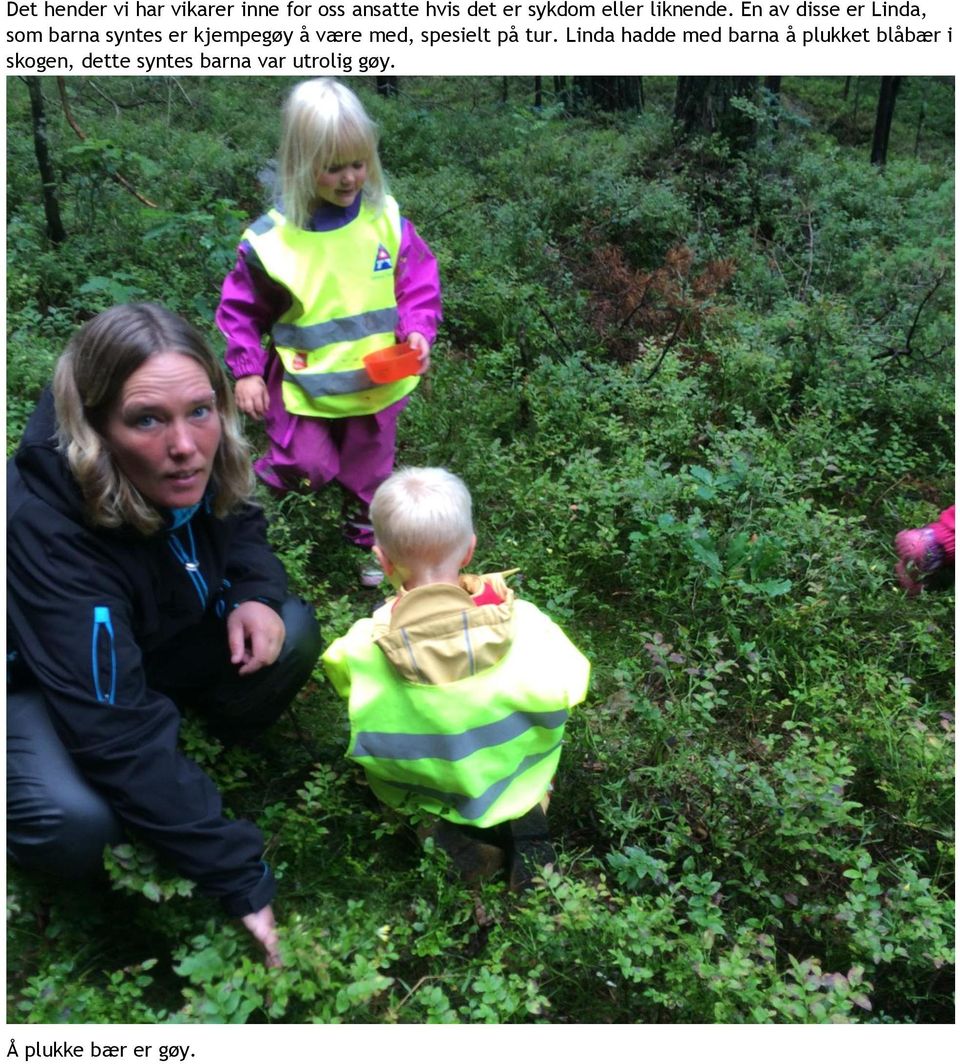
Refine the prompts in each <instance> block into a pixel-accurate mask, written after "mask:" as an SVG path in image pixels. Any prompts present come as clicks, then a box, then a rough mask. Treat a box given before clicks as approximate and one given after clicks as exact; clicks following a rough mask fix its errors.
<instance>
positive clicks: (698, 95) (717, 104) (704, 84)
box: [673, 77, 757, 151]
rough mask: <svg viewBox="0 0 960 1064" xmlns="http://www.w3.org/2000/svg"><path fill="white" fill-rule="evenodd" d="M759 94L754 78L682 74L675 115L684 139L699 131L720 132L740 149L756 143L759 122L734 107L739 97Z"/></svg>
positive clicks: (678, 79) (706, 132) (700, 132)
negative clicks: (734, 102)
mask: <svg viewBox="0 0 960 1064" xmlns="http://www.w3.org/2000/svg"><path fill="white" fill-rule="evenodd" d="M756 94H757V79H756V78H755V77H746V78H728V77H705V78H701V77H679V78H677V91H676V97H675V99H674V105H673V117H674V120H675V122H676V123H677V125H678V127H679V129H680V135H681V139H684V138H686V137H690V136H694V135H696V134H698V133H699V134H711V133H720V134H722V135H723V136H724V137H726V138H727V140H729V141H730V143H731V145H733V146H734V147H735V148H737V149H738V150H741V151H743V150H745V149H747V148H750V147H752V146H753V144H754V142H755V140H756V122H755V121H754V120H753V119H752V118H751V117H750V116H749V115H747V114H745V113H744V112H743V111H739V110H737V108H735V107H733V106H731V103H730V101H731V100H732V99H733V98H734V97H736V96H746V97H747V98H749V99H753V98H755V97H756Z"/></svg>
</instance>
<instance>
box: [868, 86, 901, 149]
mask: <svg viewBox="0 0 960 1064" xmlns="http://www.w3.org/2000/svg"><path fill="white" fill-rule="evenodd" d="M902 80H903V79H902V78H881V79H880V95H879V97H878V98H877V120H876V122H875V123H874V126H873V147H872V148H871V150H870V162H871V163H873V165H874V166H886V164H887V145H888V144H889V143H890V126H891V125H892V124H893V109H894V106H895V105H896V102H897V93H898V92H899V91H900V82H901V81H902Z"/></svg>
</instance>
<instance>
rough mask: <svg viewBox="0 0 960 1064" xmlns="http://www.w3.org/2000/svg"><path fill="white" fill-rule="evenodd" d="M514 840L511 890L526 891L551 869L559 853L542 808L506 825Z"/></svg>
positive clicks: (511, 857) (511, 863)
mask: <svg viewBox="0 0 960 1064" xmlns="http://www.w3.org/2000/svg"><path fill="white" fill-rule="evenodd" d="M503 826H504V828H506V830H507V834H508V836H509V838H510V840H511V854H510V889H511V890H515V891H520V890H527V889H528V888H529V887H531V886H532V885H533V880H534V877H535V876H538V875H542V874H543V871H544V869H550V870H552V868H553V866H554V865H555V864H556V861H557V852H556V850H554V848H553V843H551V841H550V826H549V824H548V823H547V814H546V813H545V812H544V811H543V809H542V808H541V807H540V806H539V805H535V806H534V807H533V808H532V809H531V810H530V811H529V812H528V813H524V815H523V816H521V817H517V819H516V820H510V821H508V822H507V823H506V824H504V825H503Z"/></svg>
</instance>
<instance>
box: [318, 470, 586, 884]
mask: <svg viewBox="0 0 960 1064" xmlns="http://www.w3.org/2000/svg"><path fill="white" fill-rule="evenodd" d="M370 512H371V517H372V520H373V527H374V533H375V536H376V545H375V546H374V548H373V549H374V553H375V554H376V556H377V558H378V559H379V561H380V564H381V565H382V566H383V569H384V572H385V573H386V574H387V577H388V578H389V580H390V582H391V584H392V585H393V586H394V588H396V589H397V594H396V596H395V597H393V598H391V599H388V600H387V602H386V603H384V605H383V606H381V607H380V608H379V609H378V610H377V611H376V612H375V613H374V615H373V617H369V618H365V619H363V620H360V621H357V622H356V624H354V625H353V627H352V628H351V629H350V631H349V632H348V633H347V634H346V635H345V636H343V637H342V638H340V639H338V640H336V642H334V643H333V645H332V646H330V648H329V649H328V650H327V652H326V653H325V654H324V656H323V663H324V667H325V668H326V670H327V674H328V676H329V677H330V680H331V682H332V683H333V685H334V687H335V688H336V689H337V691H338V692H339V693H340V694H341V695H343V696H345V697H346V698H347V699H348V701H349V714H350V746H349V749H348V751H347V756H348V757H350V758H352V759H353V760H354V761H357V762H358V763H359V764H361V765H363V767H364V769H365V771H366V774H367V779H368V781H369V783H370V786H371V787H372V788H373V790H374V792H375V794H376V795H377V796H378V797H379V798H380V799H381V801H383V802H384V803H385V804H386V805H388V806H392V807H395V808H398V809H402V810H405V811H414V810H420V811H423V812H426V813H428V814H431V815H432V816H439V817H440V818H442V819H441V820H440V821H439V822H438V823H437V825H436V827H435V830H434V835H435V838H436V840H437V842H438V843H439V844H440V845H442V846H443V847H444V848H445V849H447V850H448V851H449V852H450V854H451V856H452V857H453V858H454V862H455V864H457V865H458V867H460V869H461V871H463V872H465V873H467V874H469V873H470V872H473V871H476V870H478V869H475V868H474V867H471V864H470V863H471V862H473V864H474V865H475V864H476V863H477V861H478V860H479V861H481V862H482V861H483V860H484V858H485V857H488V856H489V855H490V845H489V844H490V843H491V842H492V843H495V844H496V847H497V852H498V853H499V856H500V859H501V861H502V860H503V858H504V854H503V853H502V852H500V851H502V850H507V851H508V855H509V860H510V883H511V886H512V887H514V888H515V889H519V888H521V887H523V886H526V885H527V884H528V883H529V881H530V879H531V877H532V876H533V874H534V872H535V870H536V868H537V867H538V866H541V865H544V864H549V863H551V862H552V861H553V860H555V855H554V853H553V849H552V847H551V846H550V841H549V834H548V831H547V821H546V815H545V810H546V805H547V800H548V799H547V792H548V791H549V789H550V782H551V780H552V779H553V776H554V773H555V772H556V769H557V764H558V762H559V760H560V746H561V742H562V740H563V729H564V725H565V723H566V720H567V717H568V716H569V710H570V709H571V707H573V706H575V705H576V704H577V703H578V702H581V701H582V700H583V699H584V697H585V696H586V692H587V681H588V679H589V675H590V665H589V662H588V661H587V660H586V658H585V657H584V656H583V655H582V654H581V653H580V651H579V650H577V648H576V647H575V646H574V645H573V644H572V643H571V642H570V640H569V639H568V638H567V637H566V636H565V635H564V634H563V632H562V631H561V630H560V628H558V627H557V625H555V624H554V623H553V622H552V621H551V620H549V619H548V618H547V617H546V616H544V614H542V613H541V612H540V611H539V610H538V609H537V608H536V606H534V605H532V604H531V603H529V602H523V601H521V600H520V599H517V598H516V597H515V595H514V593H513V592H512V591H510V590H509V589H508V588H507V587H506V585H505V583H504V581H503V575H504V574H495V575H493V576H469V575H466V574H461V572H460V570H461V569H462V568H463V567H464V566H465V565H467V564H468V563H469V562H470V559H471V558H472V557H473V550H474V546H475V545H476V536H475V535H474V534H473V523H472V518H471V502H470V493H469V492H468V491H467V488H466V486H465V485H464V483H463V481H462V480H460V478H459V477H457V476H455V475H454V474H453V473H450V472H448V471H447V470H445V469H403V470H400V471H399V472H397V473H394V474H393V476H391V477H390V478H389V479H388V480H386V481H385V482H384V483H383V484H382V485H381V486H380V487H379V488H378V489H377V493H376V495H375V496H374V498H373V503H372V505H371V507H370ZM506 575H509V574H506ZM479 870H480V871H484V870H489V869H479Z"/></svg>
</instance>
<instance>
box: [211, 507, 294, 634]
mask: <svg viewBox="0 0 960 1064" xmlns="http://www.w3.org/2000/svg"><path fill="white" fill-rule="evenodd" d="M228 520H229V521H230V522H231V523H232V525H233V529H232V533H233V534H232V536H231V542H230V554H229V557H228V559H227V571H226V575H227V579H228V580H229V581H230V588H229V592H230V601H229V602H228V604H227V605H228V606H229V607H232V606H238V605H239V604H240V603H241V602H246V601H248V600H249V599H256V600H257V601H258V602H265V603H266V604H267V605H268V606H270V607H272V608H273V609H275V610H276V611H277V612H278V613H279V612H280V607H281V605H282V604H283V600H284V599H285V598H286V596H287V574H286V571H285V570H284V568H283V565H282V564H281V563H280V560H279V558H277V556H276V554H274V552H273V549H272V548H271V546H270V544H269V543H268V542H267V519H266V517H265V516H264V513H263V510H261V509H260V507H259V506H253V505H252V504H247V505H246V506H245V507H244V508H243V509H242V510H241V511H240V512H239V513H237V514H235V515H234V516H232V517H230V518H229V519H228Z"/></svg>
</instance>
